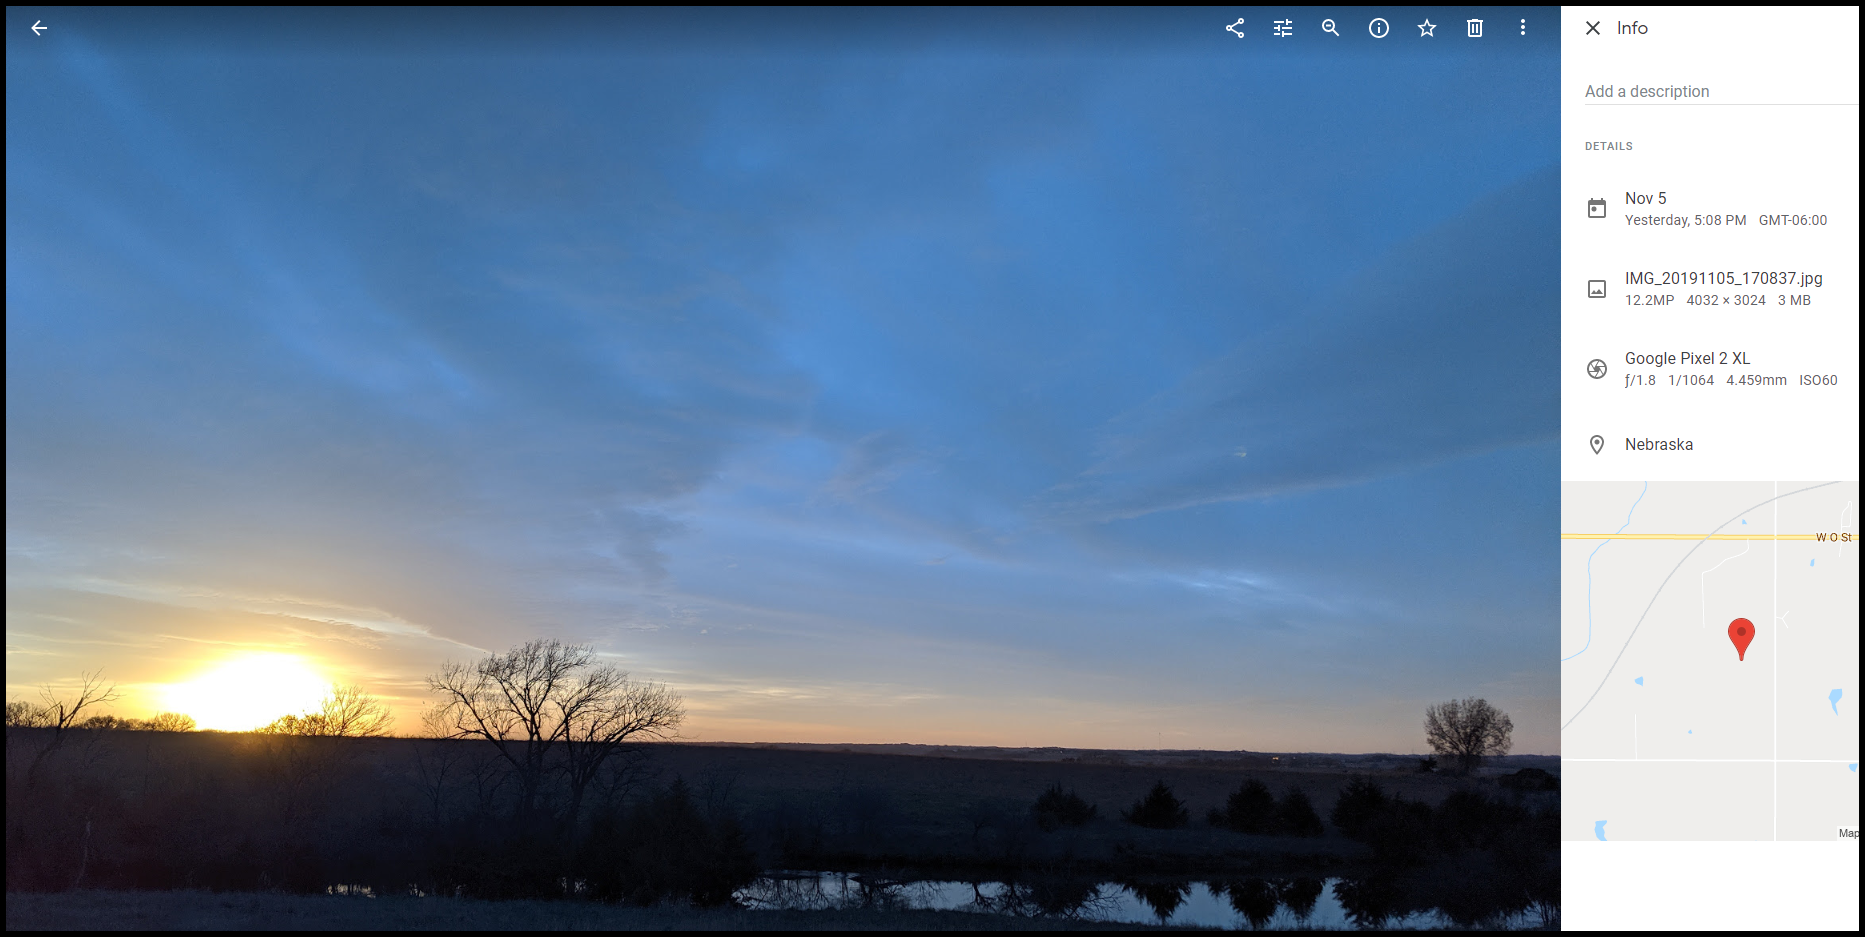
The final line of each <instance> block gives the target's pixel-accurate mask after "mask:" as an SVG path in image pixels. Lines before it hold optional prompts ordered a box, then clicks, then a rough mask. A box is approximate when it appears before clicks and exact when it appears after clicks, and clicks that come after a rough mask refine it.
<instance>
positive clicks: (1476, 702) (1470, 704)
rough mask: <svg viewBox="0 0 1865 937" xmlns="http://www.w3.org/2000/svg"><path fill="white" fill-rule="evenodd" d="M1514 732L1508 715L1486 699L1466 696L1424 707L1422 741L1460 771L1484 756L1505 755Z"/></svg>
mask: <svg viewBox="0 0 1865 937" xmlns="http://www.w3.org/2000/svg"><path fill="white" fill-rule="evenodd" d="M1514 731H1515V724H1514V723H1513V722H1510V721H1509V716H1508V714H1507V713H1504V712H1503V711H1502V710H1500V709H1497V708H1496V707H1494V706H1491V705H1490V704H1489V701H1488V700H1483V699H1477V698H1475V697H1470V698H1467V699H1461V700H1451V701H1449V702H1445V703H1436V704H1434V705H1431V706H1427V707H1426V708H1425V741H1426V742H1428V743H1430V745H1431V750H1432V751H1434V752H1437V753H1438V754H1439V755H1442V756H1444V757H1447V758H1450V759H1453V760H1454V761H1455V763H1456V765H1457V770H1458V771H1459V772H1460V773H1463V774H1468V773H1469V772H1470V771H1471V770H1473V769H1475V768H1476V767H1477V766H1478V765H1481V764H1482V763H1483V759H1484V758H1486V757H1490V756H1500V755H1507V754H1508V753H1509V745H1510V740H1509V735H1510V733H1512V732H1514Z"/></svg>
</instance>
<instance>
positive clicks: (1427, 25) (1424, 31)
mask: <svg viewBox="0 0 1865 937" xmlns="http://www.w3.org/2000/svg"><path fill="white" fill-rule="evenodd" d="M1437 28H1438V24H1436V23H1433V22H1432V21H1431V18H1430V17H1426V18H1425V21H1424V22H1422V23H1419V24H1418V38H1420V39H1425V38H1431V39H1436V38H1438V34H1437V33H1436V32H1433V30H1435V29H1437Z"/></svg>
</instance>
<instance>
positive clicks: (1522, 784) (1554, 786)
mask: <svg viewBox="0 0 1865 937" xmlns="http://www.w3.org/2000/svg"><path fill="white" fill-rule="evenodd" d="M1496 783H1497V784H1500V785H1502V786H1503V787H1504V788H1507V789H1509V790H1512V791H1558V790H1560V789H1561V779H1560V778H1557V777H1555V776H1554V775H1552V774H1549V773H1548V772H1546V771H1543V770H1541V769H1540V768H1523V769H1522V770H1520V771H1517V772H1515V773H1513V774H1505V775H1503V776H1502V777H1499V778H1497V779H1496Z"/></svg>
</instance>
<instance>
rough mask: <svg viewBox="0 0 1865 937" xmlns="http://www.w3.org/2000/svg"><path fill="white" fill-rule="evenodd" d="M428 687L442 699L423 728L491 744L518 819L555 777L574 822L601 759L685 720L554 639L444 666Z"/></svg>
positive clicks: (679, 708) (655, 694)
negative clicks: (508, 776)
mask: <svg viewBox="0 0 1865 937" xmlns="http://www.w3.org/2000/svg"><path fill="white" fill-rule="evenodd" d="M428 686H429V688H431V689H432V690H433V691H434V692H436V693H438V694H441V697H442V700H441V704H440V707H439V709H438V711H437V713H436V714H435V715H434V716H433V717H432V719H431V721H430V725H431V726H434V727H436V728H438V729H439V731H440V732H441V733H442V734H444V735H445V736H447V737H451V738H477V739H483V740H485V741H487V742H489V743H491V744H492V745H493V746H494V747H495V748H496V749H497V750H498V752H499V754H500V755H501V756H502V757H503V758H504V759H505V761H506V762H507V763H508V764H510V765H511V767H512V771H513V774H514V776H515V779H516V780H517V782H518V811H519V813H520V814H521V815H528V814H530V813H532V812H533V811H535V810H536V809H537V806H538V796H539V792H540V791H541V789H542V788H543V785H544V782H545V779H546V777H547V775H549V774H550V772H552V771H555V770H558V769H561V771H562V772H563V776H564V780H565V781H566V782H567V784H568V786H569V794H570V802H569V819H571V820H572V821H574V819H575V817H576V814H577V812H578V811H579V810H581V808H582V802H583V795H584V792H585V791H586V790H587V789H588V787H589V785H590V783H591V782H593V781H594V780H595V779H596V778H597V777H598V776H599V775H600V774H601V772H602V768H603V766H604V765H605V764H606V763H607V762H608V761H609V759H611V758H613V757H615V756H616V755H617V754H619V753H621V752H623V751H625V750H627V749H628V748H630V747H631V745H632V744H633V743H635V742H640V741H646V740H650V739H666V738H671V737H672V736H673V735H674V734H675V733H676V732H677V731H678V730H679V727H680V723H681V721H682V720H683V719H684V718H685V708H684V704H683V703H682V701H681V699H680V697H679V696H678V695H677V694H675V693H674V692H672V691H671V690H669V689H668V688H667V687H666V686H664V685H662V684H658V683H644V682H640V681H636V680H634V679H631V678H630V677H629V676H628V674H627V673H625V672H623V671H622V670H621V669H620V668H617V667H616V666H614V665H612V664H604V663H601V662H600V661H598V660H597V658H596V652H595V651H594V649H592V648H589V647H584V646H580V645H570V644H564V643H563V642H561V641H556V640H539V641H532V642H529V643H527V644H523V645H520V646H518V647H515V648H513V649H511V650H510V651H508V652H506V653H504V654H494V655H492V656H490V657H487V658H485V659H484V660H481V661H479V662H478V663H476V664H462V663H450V664H448V665H447V666H446V667H444V668H442V669H441V671H440V672H439V673H436V674H434V675H433V676H431V677H429V678H428Z"/></svg>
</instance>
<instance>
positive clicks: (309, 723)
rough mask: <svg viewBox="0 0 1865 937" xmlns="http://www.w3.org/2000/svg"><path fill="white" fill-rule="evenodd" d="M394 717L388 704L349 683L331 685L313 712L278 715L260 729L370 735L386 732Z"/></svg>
mask: <svg viewBox="0 0 1865 937" xmlns="http://www.w3.org/2000/svg"><path fill="white" fill-rule="evenodd" d="M394 723H395V717H394V716H393V715H391V714H390V713H389V707H388V704H386V703H384V702H382V701H381V700H379V699H376V698H375V697H373V696H370V695H369V694H368V693H365V692H363V688H362V687H360V686H356V685H354V684H350V685H348V686H345V685H342V684H333V685H332V686H331V688H330V693H329V695H327V696H325V697H324V701H323V702H322V703H321V704H319V706H318V709H317V711H316V712H309V713H305V714H304V715H301V716H280V717H279V718H277V719H274V720H273V721H272V722H271V723H270V724H268V725H266V726H265V727H263V728H261V729H260V730H259V731H260V732H263V733H266V734H267V735H316V736H335V737H341V738H373V737H378V736H383V735H387V734H389V727H390V726H392V725H394Z"/></svg>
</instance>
